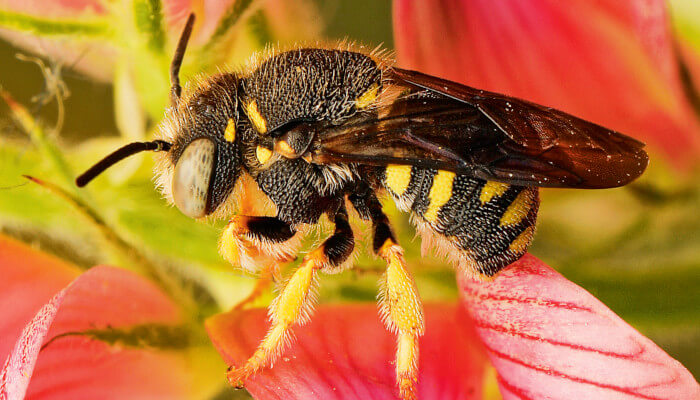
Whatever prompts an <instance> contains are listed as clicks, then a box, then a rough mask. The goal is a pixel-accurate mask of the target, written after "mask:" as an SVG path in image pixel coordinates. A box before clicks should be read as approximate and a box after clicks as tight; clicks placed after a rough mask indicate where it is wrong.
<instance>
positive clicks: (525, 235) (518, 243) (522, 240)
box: [508, 226, 535, 254]
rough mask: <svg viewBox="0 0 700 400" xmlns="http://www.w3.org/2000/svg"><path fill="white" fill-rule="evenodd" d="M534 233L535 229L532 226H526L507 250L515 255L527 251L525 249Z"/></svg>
mask: <svg viewBox="0 0 700 400" xmlns="http://www.w3.org/2000/svg"><path fill="white" fill-rule="evenodd" d="M534 233H535V228H534V227H533V226H528V227H527V228H525V230H524V231H522V233H520V235H518V237H516V238H515V240H513V241H512V242H511V243H510V246H508V250H510V251H511V252H512V253H515V254H522V253H525V251H527V247H528V246H529V245H530V242H532V236H533V234H534Z"/></svg>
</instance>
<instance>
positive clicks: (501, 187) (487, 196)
mask: <svg viewBox="0 0 700 400" xmlns="http://www.w3.org/2000/svg"><path fill="white" fill-rule="evenodd" d="M509 187H510V185H509V184H507V183H502V182H495V181H487V182H486V184H485V185H484V187H483V188H481V194H480V195H479V201H481V204H486V203H488V202H489V201H491V199H493V198H494V197H496V196H503V193H505V192H506V190H508V188H509Z"/></svg>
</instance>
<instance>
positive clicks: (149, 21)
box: [134, 0, 165, 54]
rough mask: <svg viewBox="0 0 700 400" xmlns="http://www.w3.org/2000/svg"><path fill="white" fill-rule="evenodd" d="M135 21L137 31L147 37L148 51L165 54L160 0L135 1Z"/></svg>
mask: <svg viewBox="0 0 700 400" xmlns="http://www.w3.org/2000/svg"><path fill="white" fill-rule="evenodd" d="M134 21H135V25H136V30H137V31H138V32H139V33H140V34H141V35H143V36H144V37H145V39H146V43H147V46H148V49H149V50H150V51H152V52H154V53H157V54H160V53H163V51H164V50H165V28H164V26H163V5H162V4H161V2H160V0H135V1H134Z"/></svg>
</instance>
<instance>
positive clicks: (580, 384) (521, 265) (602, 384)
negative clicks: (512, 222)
mask: <svg viewBox="0 0 700 400" xmlns="http://www.w3.org/2000/svg"><path fill="white" fill-rule="evenodd" d="M460 286H461V290H462V297H463V301H464V303H465V305H466V307H467V308H468V309H469V311H470V314H471V315H472V317H473V319H474V321H475V324H476V326H477V332H478V334H479V336H480V337H481V339H482V340H483V342H484V344H485V345H486V348H487V351H488V354H489V357H490V358H491V361H492V363H493V365H494V366H495V367H496V370H497V371H498V375H499V377H498V379H499V384H500V387H501V391H502V394H503V397H504V399H541V398H547V399H601V400H607V399H697V398H700V397H699V396H700V387H699V386H698V384H697V382H695V380H694V379H693V376H692V375H691V374H690V373H689V372H688V370H686V369H685V368H684V367H683V366H682V365H681V364H680V363H679V362H677V361H676V360H674V359H672V358H671V357H669V356H668V355H667V354H666V353H665V352H664V351H663V350H661V349H660V348H659V347H658V346H656V345H655V344H654V343H653V342H651V341H650V340H649V339H647V338H645V337H644V336H642V335H641V334H640V333H639V332H637V331H636V330H635V329H634V328H632V327H630V326H629V325H628V324H627V323H625V322H624V321H623V320H621V319H620V318H619V317H618V316H616V315H615V314H614V313H613V312H612V311H610V309H608V308H607V307H606V306H605V305H604V304H602V303H601V302H600V301H598V300H597V299H596V298H595V297H593V296H592V295H591V294H590V293H588V292H586V291H585V290H583V289H582V288H580V287H579V286H577V285H575V284H574V283H572V282H570V281H567V280H566V278H564V277H563V276H561V275H560V274H558V273H557V272H555V271H553V270H552V269H551V268H550V267H548V266H546V265H545V264H543V263H542V262H541V261H540V260H538V259H537V258H535V257H533V256H531V255H529V254H528V255H526V256H525V257H523V258H522V259H521V260H520V261H518V262H516V263H514V264H512V265H511V266H509V267H508V268H506V269H505V270H504V271H503V272H501V274H500V275H498V276H497V277H496V279H494V280H493V281H491V282H476V281H473V280H470V279H467V278H463V279H461V281H460Z"/></svg>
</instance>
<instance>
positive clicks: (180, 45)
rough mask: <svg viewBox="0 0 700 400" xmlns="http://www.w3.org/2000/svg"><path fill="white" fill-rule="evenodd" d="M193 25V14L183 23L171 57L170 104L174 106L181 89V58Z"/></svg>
mask: <svg viewBox="0 0 700 400" xmlns="http://www.w3.org/2000/svg"><path fill="white" fill-rule="evenodd" d="M193 25H194V13H190V16H189V17H187V22H186V23H185V28H184V29H183V30H182V34H181V35H180V40H179V41H178V42H177V48H176V49H175V54H174V55H173V61H172V62H171V63H170V104H171V105H173V106H174V105H175V104H177V101H178V100H179V99H180V93H181V92H182V87H181V86H180V66H182V58H183V57H184V56H185V49H187V42H188V41H189V40H190V35H191V34H192V26H193Z"/></svg>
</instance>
